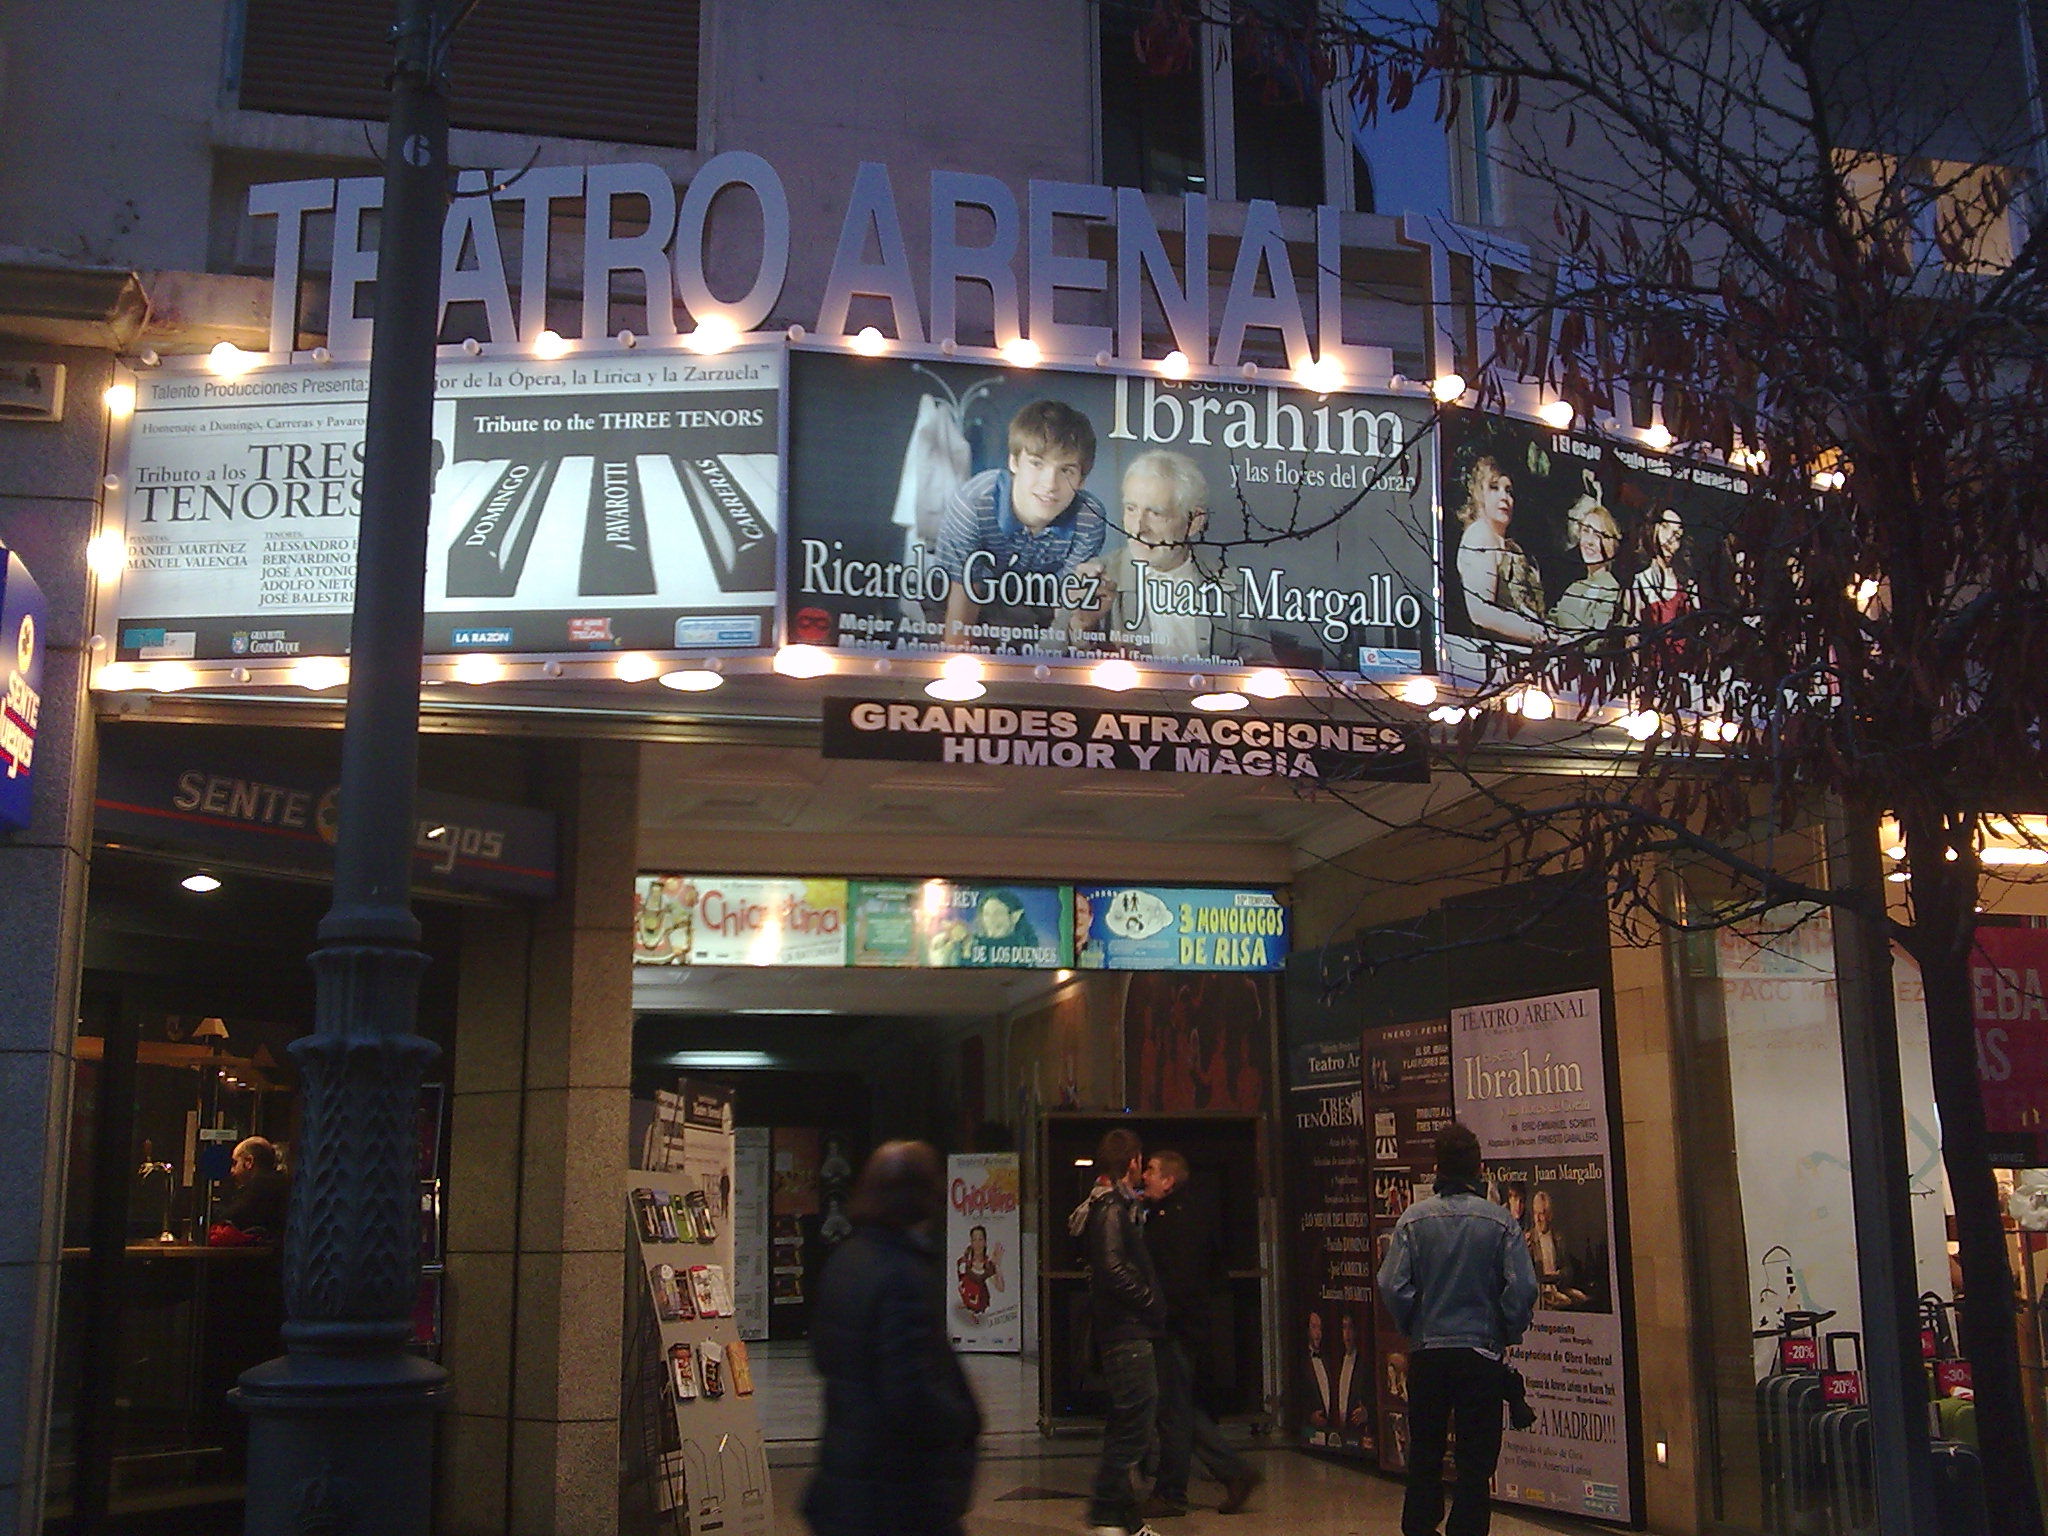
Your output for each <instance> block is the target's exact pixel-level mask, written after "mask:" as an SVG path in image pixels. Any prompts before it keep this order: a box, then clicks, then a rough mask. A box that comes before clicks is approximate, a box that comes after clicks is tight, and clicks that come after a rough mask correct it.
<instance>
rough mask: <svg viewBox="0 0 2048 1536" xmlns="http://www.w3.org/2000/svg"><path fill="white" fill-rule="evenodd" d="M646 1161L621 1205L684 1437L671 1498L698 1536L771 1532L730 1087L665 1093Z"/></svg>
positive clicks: (671, 1407)
mask: <svg viewBox="0 0 2048 1536" xmlns="http://www.w3.org/2000/svg"><path fill="white" fill-rule="evenodd" d="M641 1160H642V1162H643V1163H644V1164H645V1165H646V1166H643V1167H641V1168H637V1169H632V1170H629V1171H628V1172H627V1173H626V1174H625V1176H624V1181H623V1186H622V1195H621V1204H622V1213H623V1215H624V1217H625V1219H626V1224H627V1231H628V1233H629V1234H630V1241H629V1243H628V1247H627V1253H628V1263H629V1265H631V1266H633V1269H632V1277H633V1278H634V1280H635V1281H636V1283H637V1284H639V1286H640V1287H641V1289H642V1292H643V1294H644V1296H645V1298H646V1301H645V1305H646V1307H647V1312H648V1315H649V1316H650V1317H651V1318H652V1319H653V1322H654V1327H653V1329H652V1337H651V1339H650V1340H649V1342H650V1343H651V1344H652V1347H653V1349H654V1352H655V1355H656V1359H655V1361H653V1362H651V1363H652V1364H654V1365H655V1366H656V1367H657V1368H658V1370H659V1371H660V1373H661V1374H662V1377H663V1379H664V1381H665V1382H666V1391H665V1404H664V1409H665V1411H666V1412H667V1413H668V1414H670V1415H672V1416H673V1419H674V1423H675V1428H676V1433H677V1435H678V1437H679V1439H680V1442H681V1445H682V1454H681V1456H680V1457H679V1458H677V1460H678V1461H679V1463H680V1466H681V1469H682V1470H681V1478H680V1481H681V1483H682V1485H683V1486H682V1488H681V1490H679V1491H671V1492H670V1495H669V1499H668V1500H665V1501H664V1502H667V1503H672V1504H673V1505H674V1506H678V1507H681V1508H684V1509H687V1510H688V1511H689V1512H690V1518H691V1528H692V1530H693V1531H694V1532H696V1533H697V1536H704V1533H706V1532H712V1531H716V1532H719V1533H720V1536H770V1533H771V1532H772V1531H773V1529H774V1511H773V1507H772V1503H771V1500H770V1498H769V1486H768V1456H767V1451H766V1448H765V1447H764V1446H763V1444H762V1442H761V1426H760V1422H759V1419H758V1417H757V1415H756V1414H755V1411H754V1399H753V1380H752V1375H751V1371H750V1368H749V1367H748V1364H747V1358H746V1346H745V1345H744V1344H742V1343H741V1342H740V1338H739V1326H738V1322H737V1320H736V1319H735V1318H734V1316H733V1311H734V1308H733V1299H732V1284H731V1275H732V1263H733V1221H732V1212H731V1211H730V1210H729V1209H727V1203H728V1201H729V1200H730V1198H731V1194H730V1192H731V1189H732V1172H733V1137H732V1092H731V1090H730V1089H728V1088H720V1087H715V1086H713V1085H711V1084H708V1083H690V1082H687V1081H684V1082H679V1083H678V1084H677V1087H676V1091H674V1092H673V1093H671V1092H668V1091H666V1090H664V1091H662V1092H661V1093H658V1094H657V1095H656V1104H655V1113H654V1119H653V1122H652V1123H651V1124H650V1125H649V1127H648V1130H647V1134H646V1136H645V1137H644V1139H643V1140H642V1142H641ZM728 1458H731V1459H732V1461H733V1470H732V1471H728V1469H727V1467H726V1461H727V1459H728ZM757 1466H758V1468H759V1472H758V1474H757V1473H756V1471H755V1468H756V1467H757ZM650 1475H658V1474H652V1473H651V1474H650ZM622 1536H635V1533H627V1532H623V1531H622Z"/></svg>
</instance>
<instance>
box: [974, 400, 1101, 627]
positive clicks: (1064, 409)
mask: <svg viewBox="0 0 2048 1536" xmlns="http://www.w3.org/2000/svg"><path fill="white" fill-rule="evenodd" d="M1094 468H1095V427H1094V425H1093V424H1092V423H1091V422H1090V421H1089V420H1088V418H1087V417H1086V416H1084V415H1082V414H1081V413H1080V412H1079V411H1077V410H1075V409H1074V408H1073V407H1072V406H1071V405H1068V404H1067V403H1066V402H1065V401H1062V400H1034V401H1032V402H1031V403H1030V404H1029V405H1027V406H1025V407H1024V408H1023V409H1022V410H1020V411H1018V412H1017V414H1016V415H1015V416H1013V417H1011V418H1010V458H1009V464H1008V467H1007V468H1004V469H988V470H983V471H982V472H981V473H980V474H978V475H976V476H975V477H974V478H973V479H971V480H969V481H968V482H967V483H966V484H965V485H963V486H961V487H960V489H959V491H958V492H956V493H955V494H954V496H953V498H952V500H951V501H949V502H948V503H947V504H946V518H945V521H944V523H943V524H941V525H940V528H939V545H938V555H937V563H938V565H939V567H940V569H942V570H944V571H945V573H946V575H947V576H948V577H949V578H950V579H951V585H950V586H949V587H948V588H947V591H946V635H945V643H946V646H947V647H948V648H949V649H953V650H962V649H969V648H977V647H978V648H980V649H995V648H997V647H996V646H995V645H994V644H993V643H991V642H989V641H987V640H985V639H983V638H982V637H978V636H971V635H970V634H969V633H968V628H969V626H970V625H975V624H982V623H986V624H990V625H997V624H1000V625H1007V626H1011V627H1014V628H1018V629H1029V630H1039V631H1043V630H1046V629H1048V628H1054V627H1057V628H1058V629H1060V630H1062V631H1071V630H1072V628H1073V626H1074V623H1075V620H1076V616H1077V614H1079V613H1085V611H1088V610H1092V609H1093V608H1094V607H1095V606H1097V604H1096V602H1094V601H1087V602H1083V603H1079V604H1076V605H1075V606H1074V607H1070V608H1066V609H1062V610H1061V611H1059V612H1058V613H1055V612H1054V611H1053V609H1052V608H1051V607H1049V606H1045V605H1036V604H1034V605H1001V606H998V605H997V604H995V603H991V602H985V601H983V600H981V599H980V598H977V597H976V595H975V594H976V593H981V594H984V595H987V594H988V593H989V592H990V584H991V583H994V582H996V581H997V580H998V579H999V578H1001V577H1003V576H1006V575H1010V574H1013V573H1014V574H1016V575H1020V576H1027V577H1029V576H1052V577H1060V576H1071V577H1078V578H1083V581H1084V585H1085V583H1086V582H1088V581H1092V582H1093V583H1094V589H1095V591H1096V593H1097V594H1098V597H1099V593H1100V590H1101V579H1102V567H1101V565H1100V564H1099V563H1098V560H1097V557H1098V556H1099V555H1101V553H1102V545H1103V540H1104V538H1105V536H1106V535H1107V533H1108V530H1109V514H1108V513H1107V512H1106V511H1105V510H1104V509H1103V505H1102V503H1101V501H1100V500H1098V499H1097V498H1096V497H1095V496H1094V495H1093V494H1091V493H1090V492H1088V491H1084V490H1082V489H1081V482H1082V481H1084V480H1086V479H1087V478H1088V474H1089V471H1091V470H1092V469H1094Z"/></svg>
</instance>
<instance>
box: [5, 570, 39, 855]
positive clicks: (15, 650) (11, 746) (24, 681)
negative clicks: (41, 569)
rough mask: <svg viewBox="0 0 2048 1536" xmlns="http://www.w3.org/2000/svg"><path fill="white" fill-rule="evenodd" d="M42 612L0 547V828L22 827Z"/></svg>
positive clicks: (31, 760)
mask: <svg viewBox="0 0 2048 1536" xmlns="http://www.w3.org/2000/svg"><path fill="white" fill-rule="evenodd" d="M48 614H49V609H48V607H47V606H46V605H45V604H44V602H43V593H42V589H41V588H40V587H38V586H37V585H36V583H35V578H34V577H33V576H31V575H29V573H28V567H27V566H25V565H23V564H22V563H21V557H20V556H18V555H16V554H14V553H13V552H12V551H10V550H7V549H4V548H0V827H16V828H19V827H25V826H27V825H28V820H29V781H30V775H31V773H32V771H33V770H34V768H35V757H36V730H37V727H38V724H39V722H40V720H41V718H42V711H43V650H44V643H45V632H46V624H47V618H48Z"/></svg>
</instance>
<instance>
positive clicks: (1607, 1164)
mask: <svg viewBox="0 0 2048 1536" xmlns="http://www.w3.org/2000/svg"><path fill="white" fill-rule="evenodd" d="M1450 1031H1451V1068H1452V1070H1451V1084H1452V1104H1453V1107H1454V1109H1455V1110H1456V1112H1457V1116H1458V1118H1459V1119H1460V1120H1461V1121H1463V1122H1464V1123H1465V1124H1466V1125H1467V1126H1469V1127H1471V1129H1472V1131H1473V1133H1474V1134H1475V1135H1477V1136H1478V1138H1479V1145H1480V1149H1481V1151H1482V1153H1483V1154H1484V1156H1485V1159H1486V1170H1487V1180H1488V1189H1489V1191H1490V1192H1491V1193H1492V1194H1493V1196H1494V1198H1495V1199H1497V1200H1499V1201H1501V1203H1503V1204H1505V1205H1507V1206H1508V1207H1509V1209H1510V1210H1514V1209H1515V1197H1516V1196H1517V1195H1520V1196H1522V1197H1523V1200H1522V1210H1521V1211H1520V1212H1519V1213H1518V1214H1519V1218H1520V1220H1521V1221H1523V1222H1524V1223H1526V1224H1527V1225H1526V1226H1525V1232H1526V1234H1527V1239H1528V1241H1529V1243H1530V1247H1531V1252H1532V1256H1533V1255H1534V1254H1535V1253H1536V1251H1537V1247H1538V1244H1537V1234H1538V1231H1539V1230H1540V1229H1541V1227H1540V1224H1539V1222H1538V1220H1537V1216H1536V1210H1537V1206H1538V1203H1539V1201H1540V1202H1542V1204H1543V1205H1544V1206H1546V1207H1552V1208H1554V1207H1557V1206H1559V1205H1563V1207H1564V1212H1565V1220H1566V1221H1567V1222H1569V1223H1572V1224H1576V1225H1578V1226H1579V1228H1580V1233H1581V1234H1583V1233H1584V1232H1585V1231H1586V1230H1587V1229H1588V1228H1589V1227H1591V1226H1592V1224H1593V1223H1594V1221H1595V1220H1596V1219H1597V1220H1598V1221H1600V1222H1602V1223H1604V1229H1603V1230H1602V1233H1601V1235H1602V1237H1603V1238H1604V1249H1605V1251H1604V1253H1594V1254H1591V1255H1590V1256H1589V1251H1588V1248H1587V1246H1586V1239H1585V1238H1584V1236H1583V1235H1577V1236H1575V1235H1574V1234H1573V1233H1572V1232H1571V1231H1570V1230H1569V1227H1568V1226H1567V1227H1563V1228H1560V1229H1553V1237H1552V1245H1551V1246H1552V1247H1553V1251H1554V1253H1555V1254H1556V1256H1557V1263H1556V1266H1555V1267H1554V1268H1553V1269H1551V1271H1550V1273H1549V1275H1548V1276H1546V1275H1545V1274H1544V1269H1545V1265H1544V1263H1543V1262H1542V1261H1541V1260H1539V1261H1538V1263H1537V1269H1538V1277H1539V1280H1541V1281H1542V1282H1543V1288H1542V1291H1541V1294H1540V1295H1539V1297H1538V1300H1537V1305H1536V1316H1535V1320H1534V1321H1533V1322H1532V1323H1531V1324H1530V1327H1529V1331H1528V1333H1527V1335H1526V1336H1525V1337H1524V1338H1523V1341H1522V1344H1521V1346H1520V1347H1519V1348H1517V1349H1516V1350H1514V1351H1513V1352H1512V1354H1511V1355H1510V1360H1511V1362H1512V1363H1513V1364H1515V1365H1516V1366H1517V1367H1518V1368H1519V1369H1520V1370H1521V1372H1522V1374H1523V1377H1524V1378H1525V1379H1526V1381H1527V1384H1528V1393H1529V1406H1530V1407H1531V1408H1533V1409H1534V1410H1535V1411H1536V1416H1537V1418H1536V1424H1535V1426H1534V1427H1533V1428H1532V1429H1529V1430H1527V1431H1517V1430H1513V1429H1510V1430H1508V1431H1507V1432H1506V1434H1505V1435H1504V1436H1503V1438H1502V1441H1501V1455H1500V1464H1499V1467H1498V1470H1497V1471H1496V1472H1495V1475H1494V1495H1495V1497H1496V1498H1499V1499H1501V1500H1503V1501H1505V1502H1508V1503H1513V1504H1525V1505H1529V1506H1532V1507H1535V1508H1539V1509H1549V1510H1555V1511H1558V1512H1560V1513H1565V1514H1571V1515H1577V1516H1580V1517H1582V1518H1591V1519H1596V1520H1603V1521H1614V1522H1618V1523H1621V1524H1630V1523H1632V1522H1633V1521H1634V1520H1635V1518H1636V1514H1637V1511H1639V1510H1640V1509H1641V1507H1642V1468H1641V1466H1640V1465H1639V1463H1638V1460H1637V1456H1636V1447H1637V1446H1638V1445H1639V1443H1640V1438H1641V1437H1640V1433H1639V1420H1640V1416H1641V1415H1640V1404H1639V1401H1638V1396H1637V1391H1636V1380H1637V1376H1636V1360H1635V1330H1634V1320H1633V1318H1632V1316H1631V1315H1630V1304H1629V1297H1630V1289H1629V1287H1628V1286H1627V1285H1626V1284H1625V1280H1626V1274H1625V1269H1624V1265H1623V1263H1622V1257H1621V1256H1622V1254H1623V1252H1624V1251H1625V1247H1626V1239H1627V1230H1626V1206H1625V1202H1624V1201H1623V1200H1622V1198H1621V1196H1620V1189H1619V1186H1620V1183H1621V1177H1622V1172H1621V1155H1622V1147H1621V1136H1620V1133H1619V1115H1618V1107H1619V1103H1618V1096H1617V1093H1616V1084H1615V1083H1614V1081H1613V1078H1614V1071H1613V1062H1614V1057H1613V1052H1612V1051H1611V1050H1610V1049H1609V1042H1608V1017H1607V1010H1606V1008H1605V1007H1604V1004H1603V998H1602V994H1601V992H1600V991H1599V989H1597V988H1587V989H1583V990H1580V991H1573V992H1557V993H1550V994H1547V995H1544V996H1539V997H1523V998H1509V999H1504V1000H1501V1001H1499V1002H1492V1003H1482V1004H1475V1005H1471V1006H1466V1007H1460V1008H1454V1009H1452V1010H1451V1022H1450ZM1595 1177H1597V1178H1598V1180H1599V1182H1600V1183H1601V1184H1602V1186H1603V1192H1602V1197H1601V1200H1600V1202H1599V1204H1598V1206H1597V1208H1596V1207H1595V1206H1594V1205H1593V1203H1592V1202H1590V1201H1589V1200H1587V1198H1586V1196H1585V1194H1584V1191H1585V1188H1586V1186H1587V1185H1588V1184H1589V1183H1591V1182H1592V1181H1593V1179H1594V1178H1595ZM1603 1301H1604V1303H1605V1305H1604V1309H1600V1310H1595V1309H1596V1308H1599V1307H1600V1304H1601V1303H1602V1302H1603Z"/></svg>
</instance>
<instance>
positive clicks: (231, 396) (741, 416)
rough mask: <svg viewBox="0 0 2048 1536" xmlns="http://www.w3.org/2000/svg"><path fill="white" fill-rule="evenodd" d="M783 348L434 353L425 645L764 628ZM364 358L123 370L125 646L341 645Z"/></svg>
mask: <svg viewBox="0 0 2048 1536" xmlns="http://www.w3.org/2000/svg"><path fill="white" fill-rule="evenodd" d="M781 383H782V354H781V350H780V348H767V349H750V350H739V351H734V352H729V353H726V354H724V355H722V356H719V357H716V358H701V359H700V358H692V357H684V356H681V355H679V354H674V353H670V354H665V355H663V356H659V357H645V356H632V355H626V356H611V357H598V356H592V357H578V358H575V359H572V360H566V361H564V362H561V363H557V364H546V363H535V362H532V361H529V360H512V359H500V358H481V359H474V360H472V359H465V358H453V359H445V360H443V361H442V362H441V363H440V364H439V366H438V367H437V369H436V385H435V392H436V399H435V404H434V454H435V460H434V462H435V468H436V470H437V473H436V475H435V481H434V498H433V508H432V513H431V517H432V522H431V528H430V532H429V534H428V548H427V589H426V612H427V628H426V649H427V652H428V654H429V655H434V654H445V653H449V652H458V651H466V650H483V651H499V652H526V653H533V652H549V651H584V650H611V649H615V648H621V647H624V648H646V649H650V650H692V649H697V650H707V649H708V650H721V651H730V650H747V649H761V648H764V647H766V646H769V645H771V644H773V642H774V635H773V630H772V621H773V616H774V608H775V585H776V573H777V570H778V568H779V566H780V564H781V535H780V529H781V522H782V519H781V508H780V505H779V501H778V496H777V486H776V479H777V458H776V449H777V436H778V432H779V429H780V425H781V394H780V390H781ZM368 396H369V370H368V368H367V367H365V366H362V365H357V366H353V367H351V366H346V365H337V366H331V367H299V366H292V367H283V368H265V369H258V370H256V371H254V372H252V373H250V374H248V375H246V376H245V377H242V378H238V379H225V378H219V377H216V376H214V375H211V374H193V373H182V372H171V371H155V372H150V373H146V374H144V375H143V376H142V377H140V378H139V379H138V380H137V381H136V402H135V413H134V417H133V419H132V420H131V421H130V423H129V425H128V428H127V431H126V433H125V436H124V440H123V443H122V450H123V451H122V454H121V462H120V465H119V469H120V483H121V487H122V491H121V501H120V508H119V510H120V516H121V524H122V532H123V534H124V536H125V538H126V541H127V549H128V564H127V569H126V570H125V571H124V572H123V574H122V576H121V579H120V582H119V585H118V587H117V588H116V590H115V592H114V593H113V594H112V595H111V597H110V598H109V599H108V603H109V609H110V611H111V612H112V613H113V614H115V615H116V616H117V617H116V622H115V624H114V630H115V655H116V657H117V658H118V659H120V660H122V661H151V660H159V661H161V660H181V661H189V660H202V661H205V660H223V659H226V658H229V657H234V658H238V659H239V658H243V657H252V658H254V657H281V658H288V657H292V656H299V655H315V654H320V655H334V656H339V655H342V654H344V653H345V652H346V651H347V649H348V626H349V613H350V610H351V607H352V606H353V601H354V594H355V559H356V531H357V524H358V522H359V520H360V518H361V514H362V507H361V496H362V452H363V411H364V408H365V403H366V401H367V400H368Z"/></svg>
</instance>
